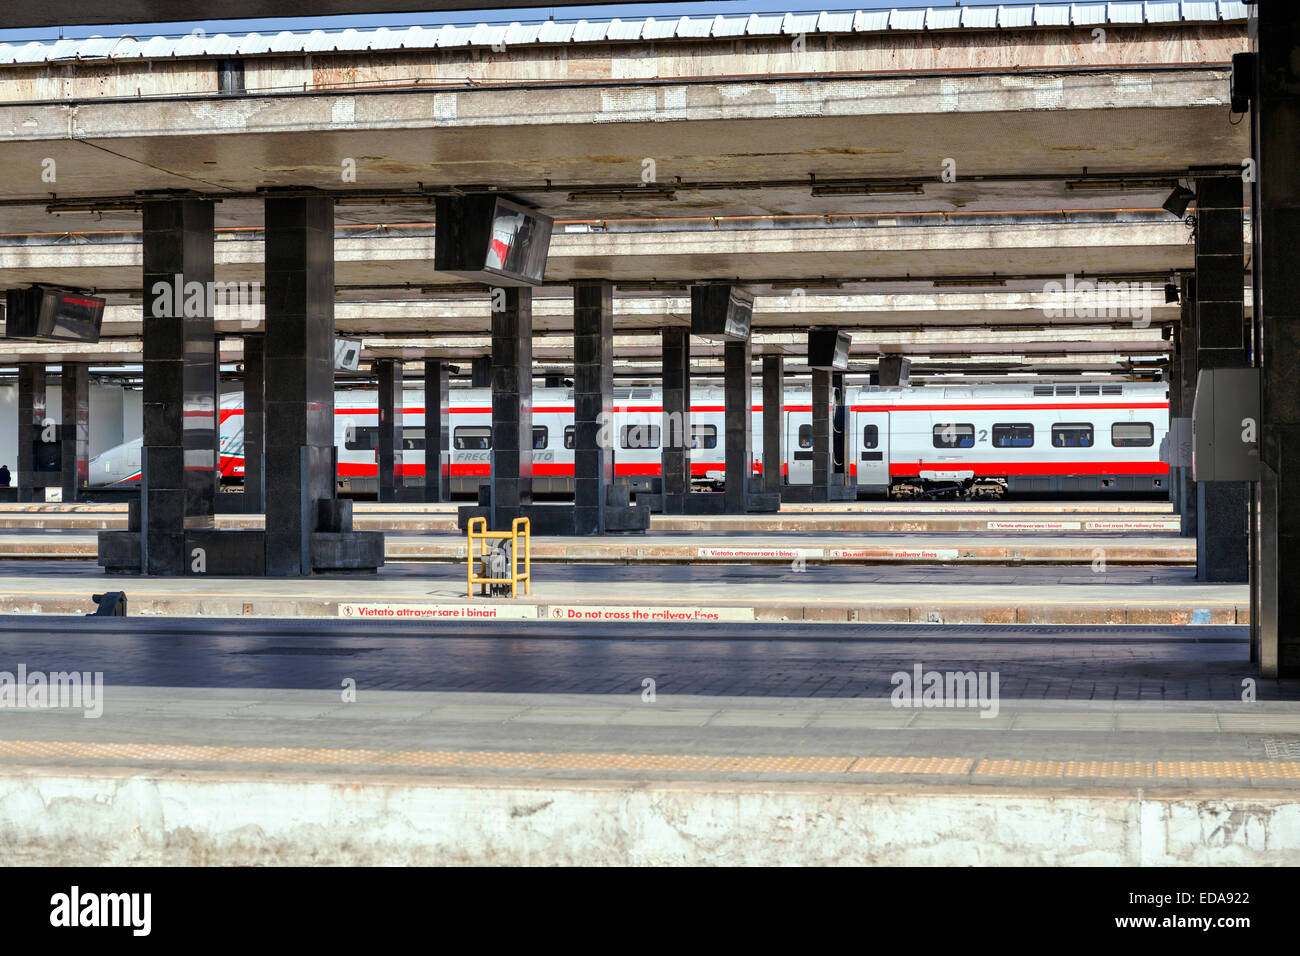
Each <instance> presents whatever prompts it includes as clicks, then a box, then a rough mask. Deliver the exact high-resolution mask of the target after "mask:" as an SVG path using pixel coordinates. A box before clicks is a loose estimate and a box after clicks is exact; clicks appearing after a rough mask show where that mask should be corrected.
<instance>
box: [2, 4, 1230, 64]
mask: <svg viewBox="0 0 1300 956" xmlns="http://www.w3.org/2000/svg"><path fill="white" fill-rule="evenodd" d="M1174 3H1177V5H1178V9H1179V17H1178V19H1177V20H1174V19H1172V18H1171V17H1169V16H1168V12H1169V8H1170V7H1171V6H1172V5H1173V4H1174ZM1139 5H1140V6H1141V9H1142V18H1141V21H1140V23H1141V25H1156V24H1159V25H1162V26H1169V25H1172V24H1174V23H1178V24H1180V25H1196V24H1206V23H1232V22H1237V21H1242V22H1244V21H1245V19H1246V8H1245V5H1244V4H1243V3H1242V2H1241V0H1133V2H1127V3H1114V2H1091V3H1089V2H1084V3H1048V4H1044V3H1025V4H1000V5H998V6H987V7H961V8H960V11H961V14H962V15H961V16H960V17H959V18H958V19H957V22H956V23H955V25H948V24H949V21H951V20H952V19H953V18H952V17H951V13H952V12H953V10H954V8H953V7H933V6H930V7H896V8H879V9H873V10H840V11H831V12H827V11H822V12H812V11H798V12H791V13H784V14H783V13H778V12H772V13H759V14H738V15H735V16H723V15H717V16H712V17H695V18H691V17H686V16H683V17H677V18H670V19H666V20H665V19H656V18H654V17H645V18H642V19H627V20H625V19H620V18H611V19H609V20H585V19H584V20H577V21H570V22H569V23H561V22H557V21H550V20H548V21H532V22H521V21H515V22H512V23H509V24H504V23H502V24H485V23H479V24H475V25H468V24H463V25H460V24H458V25H452V24H445V25H442V26H438V27H421V26H412V27H405V28H402V29H396V30H395V29H392V28H389V27H377V28H375V29H370V30H358V29H356V28H352V27H349V28H347V29H344V30H337V31H324V30H312V31H308V32H293V31H289V30H282V31H279V32H278V33H274V34H261V33H257V32H251V33H246V34H234V35H231V34H226V33H218V34H213V35H211V36H208V35H198V34H187V35H185V36H180V37H164V36H154V37H150V38H147V39H143V40H142V39H139V38H137V37H133V36H129V35H126V36H120V37H99V36H95V37H87V38H85V39H80V40H66V39H63V40H52V41H49V42H41V41H29V42H27V43H14V44H11V43H0V66H17V65H23V64H34V63H42V62H66V61H85V62H103V61H108V60H127V59H141V60H143V59H149V60H153V59H181V58H186V59H189V58H193V59H208V58H212V57H222V56H241V57H243V56H277V55H279V56H283V55H296V54H305V53H356V52H364V51H372V52H382V51H395V50H413V49H447V48H453V47H491V46H493V45H496V44H498V43H501V42H504V41H505V38H506V36H507V35H508V33H509V32H511V31H516V36H517V35H518V34H517V31H520V30H521V29H524V30H528V29H530V28H532V27H536V30H535V31H532V32H533V35H532V37H531V38H530V39H528V40H526V41H524V42H525V43H526V44H527V45H529V46H539V47H540V46H556V45H560V46H567V45H570V44H574V43H637V42H662V41H664V40H674V39H696V40H698V39H734V38H735V37H737V36H780V35H796V34H808V33H814V34H848V33H904V32H907V33H910V32H918V31H921V32H931V31H943V32H976V31H978V32H983V31H989V32H993V31H996V30H1002V29H1025V28H1027V27H1031V28H1044V29H1050V28H1057V29H1060V28H1061V27H1063V26H1075V27H1081V28H1082V27H1093V26H1097V25H1099V24H1111V23H1113V24H1115V25H1116V26H1130V27H1131V26H1135V25H1138V23H1137V22H1136V21H1135V20H1134V19H1132V13H1133V8H1134V7H1137V6H1139ZM1112 7H1114V8H1116V13H1122V14H1127V15H1122V16H1120V17H1118V18H1112V11H1111V8H1112ZM1207 7H1213V9H1214V11H1215V14H1216V15H1215V16H1214V17H1207V16H1205V15H1204V14H1202V13H1201V12H1200V11H1202V10H1205V9H1206V8H1207ZM1155 9H1158V10H1159V11H1160V12H1159V14H1158V15H1154V16H1153V15H1152V11H1153V10H1155ZM1011 11H1016V12H1017V13H1025V14H1028V18H1027V19H1028V22H1025V23H1016V24H1015V25H1014V26H1004V25H1003V24H1004V23H1005V22H1006V21H1007V20H1008V19H1024V18H1013V17H1010V16H1009V14H1010V13H1011ZM1189 11H1191V12H1192V16H1187V15H1186V14H1187V13H1188V12H1189ZM1052 13H1056V14H1058V15H1059V14H1060V13H1065V14H1066V20H1067V21H1068V22H1066V23H1062V22H1061V20H1060V18H1059V16H1055V17H1054V16H1052V15H1051V14H1052ZM1040 14H1041V15H1040ZM1098 15H1100V16H1098ZM845 18H848V23H847V24H845ZM980 20H988V21H989V22H988V25H984V24H983V23H979V24H978V25H977V22H978V21H980ZM805 21H811V22H808V23H807V24H806V25H805ZM880 22H883V23H884V26H882V27H878V26H874V25H871V26H868V25H867V24H869V23H871V24H874V23H880ZM768 23H771V25H772V28H770V29H769V28H767V24H768ZM823 23H825V24H827V27H826V28H823V26H822V24H823ZM896 23H898V24H899V25H898V26H895V24H896ZM940 23H942V25H939V24H940ZM666 24H672V25H673V27H672V31H671V33H665V32H663V29H664V26H665V25H666ZM842 24H843V25H844V26H843V27H842V28H841V25H842ZM903 24H906V25H903ZM915 24H919V25H915ZM650 25H652V26H650ZM796 25H797V26H798V27H799V29H795V26H796ZM548 26H552V27H560V28H561V33H562V35H567V38H565V39H560V38H556V39H546V38H544V32H546V31H545V28H546V27H548ZM648 26H650V29H651V30H652V31H653V36H651V37H649V38H647V37H646V33H647V27H648ZM611 34H614V35H613V36H611ZM330 38H337V39H338V40H339V41H342V42H338V43H334V44H332V45H331V44H329V42H328V41H329V39H330ZM363 39H364V40H366V41H368V42H358V41H360V40H363ZM196 41H197V42H196ZM322 41H324V42H322ZM376 41H378V42H376ZM514 45H519V41H518V40H517V39H516V40H515V41H514ZM146 48H147V49H148V50H149V52H147V53H146V52H145V50H146ZM90 50H107V52H95V53H89V55H83V52H89V51H90ZM51 54H54V55H51Z"/></svg>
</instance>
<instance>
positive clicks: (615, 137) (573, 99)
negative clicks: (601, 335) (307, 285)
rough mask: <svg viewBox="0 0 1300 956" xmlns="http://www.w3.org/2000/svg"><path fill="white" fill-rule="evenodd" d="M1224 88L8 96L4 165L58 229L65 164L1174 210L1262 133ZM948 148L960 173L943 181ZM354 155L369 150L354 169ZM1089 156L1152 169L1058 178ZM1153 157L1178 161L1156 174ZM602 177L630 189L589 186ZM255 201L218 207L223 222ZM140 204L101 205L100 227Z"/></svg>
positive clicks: (614, 209) (110, 173) (768, 202)
mask: <svg viewBox="0 0 1300 956" xmlns="http://www.w3.org/2000/svg"><path fill="white" fill-rule="evenodd" d="M1227 101H1228V72H1227V71H1226V70H1224V69H1221V68H1187V69H1169V70H1161V71H1158V72H1151V73H1142V74H1136V75H1135V74H1134V73H1132V72H1129V71H1123V70H1113V71H1102V72H1099V73H1087V74H1058V75H1049V76H1037V75H1026V76H1005V75H987V76H985V75H963V76H914V77H908V78H907V79H905V80H899V79H898V78H894V77H890V78H860V79H858V78H855V79H838V78H827V79H817V80H800V81H790V80H773V81H768V82H751V81H746V82H739V81H737V82H728V81H713V82H692V83H681V84H677V83H671V82H664V81H657V82H652V83H645V84H615V85H601V84H594V85H579V86H570V87H555V86H546V87H540V88H538V87H534V88H531V89H527V90H526V91H525V90H524V89H520V90H517V91H513V92H512V91H510V90H501V89H465V90H460V91H439V92H430V91H424V90H408V91H402V92H373V91H372V92H367V93H359V92H349V93H346V94H305V95H303V94H299V95H279V96H258V97H252V96H250V97H220V98H212V97H197V98H183V99H171V100H164V101H149V100H145V101H138V102H137V101H116V102H97V101H89V102H80V103H76V104H67V103H61V104H59V103H50V104H22V105H19V104H10V105H0V135H3V137H4V139H3V142H0V165H3V166H4V167H5V168H7V169H11V170H15V171H21V170H29V171H30V175H28V176H22V175H20V174H16V175H15V176H14V178H13V179H12V181H11V183H10V185H9V186H8V187H7V189H6V196H5V201H6V205H5V206H3V207H0V232H4V233H20V232H39V231H45V230H47V229H48V225H47V224H43V223H44V220H43V215H44V213H43V209H44V206H45V204H46V203H48V202H49V201H50V198H51V192H52V190H51V189H50V185H51V184H50V183H47V182H44V181H43V180H42V178H41V172H42V170H43V169H44V168H46V166H47V165H48V161H50V160H52V161H53V162H54V164H55V168H56V169H57V181H56V183H54V186H55V189H54V190H53V192H54V193H55V195H56V197H57V199H58V200H60V201H64V202H70V201H72V202H75V201H77V200H85V199H87V198H90V197H130V196H132V195H133V194H134V193H136V192H138V191H155V190H174V189H188V190H196V191H198V192H200V193H203V194H208V195H212V196H214V197H216V196H222V195H226V196H229V197H231V198H232V199H233V198H235V197H236V196H239V195H244V196H251V195H253V194H254V193H255V192H256V190H258V189H259V188H262V187H295V186H298V187H315V188H321V189H329V190H334V191H336V192H338V193H340V194H344V193H347V192H358V193H359V194H360V195H359V196H358V198H359V199H364V196H365V194H366V193H369V194H370V195H374V194H375V193H376V192H379V193H384V192H385V191H391V195H389V196H387V198H390V199H392V200H394V201H397V200H400V198H401V194H402V193H403V192H410V191H415V190H417V189H419V188H420V186H419V184H423V186H424V188H425V189H426V190H434V189H437V190H442V191H448V190H450V189H452V188H457V187H476V186H477V187H478V188H483V187H486V186H492V187H496V188H499V189H500V190H502V191H504V192H508V193H510V194H512V195H514V196H516V197H517V198H520V199H522V200H524V201H526V202H528V203H530V204H533V205H535V206H536V207H538V208H539V209H541V210H542V211H544V212H546V213H547V214H550V215H554V216H557V217H561V218H566V219H604V218H643V217H651V216H663V215H674V216H683V215H704V216H733V215H790V214H799V213H814V214H827V213H850V212H864V211H870V210H872V209H881V208H884V209H886V210H887V211H921V210H926V211H957V210H971V211H978V210H990V211H991V210H1008V209H1011V210H1015V209H1043V208H1086V206H1087V205H1088V204H1089V203H1094V204H1095V203H1100V204H1103V205H1105V206H1106V207H1107V208H1114V207H1115V206H1117V205H1118V206H1125V207H1129V208H1132V207H1143V208H1148V207H1152V206H1155V207H1158V206H1159V204H1160V202H1162V201H1163V199H1164V197H1165V195H1166V194H1167V192H1168V185H1167V181H1168V179H1169V177H1170V176H1171V175H1175V176H1176V175H1178V174H1180V173H1181V174H1182V175H1186V174H1187V171H1188V170H1189V169H1191V168H1193V167H1223V168H1228V169H1240V164H1241V160H1242V157H1243V156H1247V155H1249V144H1248V133H1249V130H1248V129H1247V128H1245V125H1244V124H1241V123H1237V124H1235V125H1234V124H1233V123H1232V122H1231V120H1230V117H1229V115H1228V107H1227ZM70 131H71V135H70ZM946 159H951V160H953V162H954V164H955V173H956V177H957V181H956V182H954V183H941V182H939V179H940V177H941V175H942V173H943V163H944V160H946ZM345 160H353V161H354V162H355V168H356V181H355V184H348V185H346V186H345V184H344V182H343V178H342V176H341V170H342V168H343V164H344V161H345ZM647 160H649V161H652V162H653V164H654V170H653V171H654V177H655V180H656V184H657V186H658V187H659V188H660V189H666V188H671V189H673V190H674V192H675V195H674V198H673V200H672V201H668V202H665V201H661V200H651V199H644V198H641V196H643V195H646V194H647V193H651V194H653V193H654V192H655V190H653V189H650V190H647V189H643V188H641V187H642V185H643V183H642V176H643V170H645V169H646V168H647V166H646V161H647ZM1085 169H1087V170H1088V171H1089V173H1090V174H1092V176H1093V179H1094V181H1095V180H1096V177H1097V176H1098V175H1099V174H1109V175H1113V176H1120V175H1128V176H1130V177H1131V178H1132V177H1137V178H1138V179H1139V180H1142V181H1139V182H1137V183H1133V184H1132V185H1131V186H1126V185H1124V184H1120V185H1117V188H1114V189H1111V190H1105V189H1101V190H1093V189H1088V190H1086V191H1085V190H1082V189H1067V188H1066V187H1065V185H1064V183H1063V182H1062V181H1058V180H1070V179H1081V178H1083V177H1084V172H1083V171H1084V170H1085ZM1143 173H1147V174H1158V175H1159V176H1160V177H1161V178H1160V179H1159V180H1158V181H1155V182H1151V183H1149V184H1147V185H1145V187H1144V185H1143V183H1144V181H1145V180H1143V178H1142V177H1141V176H1140V174H1143ZM984 177H992V178H991V179H989V178H984ZM1004 177H1005V179H1004ZM1037 177H1056V178H1058V179H1048V180H1047V181H1043V180H1041V179H1038V178H1037ZM815 180H822V181H824V180H841V181H843V180H848V181H854V182H861V181H864V180H867V181H872V182H875V183H880V182H881V181H900V180H914V181H918V182H923V185H922V189H923V190H924V192H923V193H921V194H920V195H919V196H918V195H910V194H909V195H906V196H905V197H900V196H898V195H888V196H880V195H876V196H869V197H864V196H852V195H849V196H845V195H831V196H818V197H814V196H812V195H810V193H811V191H812V190H811V187H812V185H813V183H814V181H815ZM1008 180H1009V182H1008ZM679 181H680V183H681V184H682V185H678V182H679ZM548 183H549V186H548ZM1121 187H1123V188H1121ZM602 188H603V189H605V190H609V189H611V188H613V189H617V188H622V189H623V190H624V192H623V194H622V195H616V196H614V197H611V198H608V199H604V198H602V199H597V198H594V197H590V196H588V197H586V198H583V197H582V195H581V194H582V193H583V192H588V193H589V192H590V191H591V190H592V189H595V190H597V191H598V192H599V191H600V190H601V189H602ZM877 188H879V187H877ZM573 193H578V194H579V195H578V197H577V198H575V199H572V200H571V199H570V195H571V194H573ZM900 199H901V200H902V201H901V202H900ZM882 200H885V201H886V202H885V204H884V206H883V207H882V204H881V201H882ZM15 202H26V203H30V204H31V205H25V206H15V205H13V204H14V203H15ZM412 205H413V207H414V208H410V209H409V210H408V213H409V214H410V215H411V216H412V218H415V219H424V220H427V219H428V218H430V217H429V205H428V200H427V199H426V200H425V201H424V202H423V203H422V204H421V203H418V202H417V203H414V204H412ZM385 209H386V213H385V214H381V215H379V216H373V215H371V213H372V212H373V211H374V210H373V209H362V210H360V211H359V215H361V216H362V217H364V218H365V220H366V221H370V222H374V221H401V219H402V215H401V212H400V207H399V210H398V211H397V213H396V214H395V213H394V209H393V208H392V207H385ZM257 214H258V210H257V208H256V206H255V205H254V206H252V207H249V206H248V205H247V204H245V205H244V206H243V207H240V206H239V204H237V203H233V202H232V203H223V204H222V206H221V207H220V208H219V210H218V215H219V217H220V218H219V223H220V224H222V225H251V224H253V223H251V222H249V221H248V217H249V216H256V215H257ZM128 221H129V217H128V218H122V219H114V218H112V217H111V216H106V222H105V226H104V228H114V227H119V226H124V225H125V224H126V222H128Z"/></svg>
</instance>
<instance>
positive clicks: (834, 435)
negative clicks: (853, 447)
mask: <svg viewBox="0 0 1300 956" xmlns="http://www.w3.org/2000/svg"><path fill="white" fill-rule="evenodd" d="M847 404H848V400H847V393H846V392H845V391H844V373H843V372H836V371H832V372H831V470H832V473H833V474H834V475H835V479H834V481H835V484H837V485H842V484H845V483H846V482H847V481H848V477H847V476H848V469H849V455H848V437H849V434H848V416H847V414H846V412H845V406H846V405H847Z"/></svg>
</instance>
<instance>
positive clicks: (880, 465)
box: [849, 412, 889, 491]
mask: <svg viewBox="0 0 1300 956" xmlns="http://www.w3.org/2000/svg"><path fill="white" fill-rule="evenodd" d="M849 439H850V446H849V447H850V448H852V449H853V455H854V457H855V458H856V459H857V466H858V487H859V488H861V489H863V490H864V491H886V490H888V489H889V412H857V413H856V414H854V415H853V434H852V435H850V436H849Z"/></svg>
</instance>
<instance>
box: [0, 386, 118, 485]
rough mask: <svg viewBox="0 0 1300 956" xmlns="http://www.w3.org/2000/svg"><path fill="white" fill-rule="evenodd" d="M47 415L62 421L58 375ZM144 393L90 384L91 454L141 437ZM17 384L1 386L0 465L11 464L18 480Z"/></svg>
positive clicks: (50, 391)
mask: <svg viewBox="0 0 1300 956" xmlns="http://www.w3.org/2000/svg"><path fill="white" fill-rule="evenodd" d="M45 392H46V415H47V416H48V417H49V418H50V419H51V420H52V421H54V422H56V423H57V422H59V421H60V420H61V416H62V414H63V395H62V393H61V392H60V390H59V382H58V378H57V377H56V376H51V381H50V383H49V385H48V386H47V387H46V390H45ZM140 396H141V392H140V391H139V390H138V389H133V390H126V389H121V388H117V387H114V386H107V385H91V386H90V454H91V456H92V457H93V456H95V455H98V454H99V453H100V452H102V451H106V450H108V449H109V448H112V447H113V446H114V445H120V444H122V443H123V442H127V441H131V440H133V439H136V438H139V437H140V434H141V429H142V428H143V419H142V418H141V415H142V412H141V408H140ZM17 461H18V386H16V385H0V465H8V466H9V470H10V471H11V472H13V473H14V481H15V482H17V480H18V474H17V467H16V465H17Z"/></svg>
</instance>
